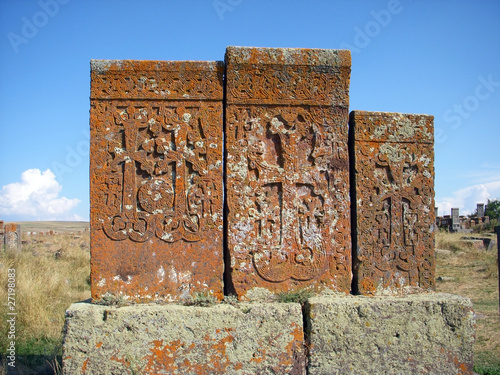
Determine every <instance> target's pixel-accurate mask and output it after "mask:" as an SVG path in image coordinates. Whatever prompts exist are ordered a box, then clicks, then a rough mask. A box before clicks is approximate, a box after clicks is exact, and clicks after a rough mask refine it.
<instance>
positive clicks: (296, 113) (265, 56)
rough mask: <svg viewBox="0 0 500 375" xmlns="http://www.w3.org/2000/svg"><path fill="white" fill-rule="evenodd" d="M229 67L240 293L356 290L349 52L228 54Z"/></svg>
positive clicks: (231, 187) (232, 241)
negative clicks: (353, 281)
mask: <svg viewBox="0 0 500 375" xmlns="http://www.w3.org/2000/svg"><path fill="white" fill-rule="evenodd" d="M226 67H227V72H228V73H227V102H226V106H227V115H226V118H227V124H226V126H227V147H226V149H227V193H228V239H227V241H228V247H229V253H230V257H231V282H232V286H234V290H235V292H236V294H237V295H238V297H240V298H243V299H245V298H250V297H249V296H250V294H251V293H250V292H251V291H252V290H254V289H255V288H265V289H267V290H269V291H271V292H282V291H289V290H297V289H300V288H304V287H312V288H314V289H318V290H319V289H324V288H329V289H332V290H339V291H343V292H348V291H349V289H350V283H351V282H350V279H351V276H350V275H351V257H350V252H351V239H350V218H349V167H348V151H347V127H346V126H347V117H348V105H349V76H350V69H351V57H350V53H349V51H345V50H313V49H283V48H250V47H229V48H228V49H227V51H226ZM250 299H251V298H250Z"/></svg>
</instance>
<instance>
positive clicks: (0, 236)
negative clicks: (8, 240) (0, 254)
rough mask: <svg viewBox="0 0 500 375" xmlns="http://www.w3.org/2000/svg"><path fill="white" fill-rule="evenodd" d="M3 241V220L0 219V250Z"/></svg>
mask: <svg viewBox="0 0 500 375" xmlns="http://www.w3.org/2000/svg"><path fill="white" fill-rule="evenodd" d="M4 243H5V237H4V228H3V220H0V250H3V246H4Z"/></svg>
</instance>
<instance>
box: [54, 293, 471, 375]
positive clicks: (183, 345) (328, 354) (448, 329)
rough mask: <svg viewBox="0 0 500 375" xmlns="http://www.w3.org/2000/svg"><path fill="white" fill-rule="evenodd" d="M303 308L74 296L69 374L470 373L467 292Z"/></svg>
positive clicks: (326, 301) (344, 300)
mask: <svg viewBox="0 0 500 375" xmlns="http://www.w3.org/2000/svg"><path fill="white" fill-rule="evenodd" d="M304 313H305V316H304V317H303V312H302V309H301V306H300V305H299V304H295V303H290V304H278V303H241V302H240V303H237V304H235V305H234V306H233V305H228V304H219V305H216V306H213V307H193V306H180V305H133V306H126V307H120V308H117V307H109V306H99V305H92V304H88V303H76V304H73V305H72V306H71V307H70V308H69V309H68V311H67V312H66V328H65V339H64V353H63V366H64V367H63V373H64V374H132V373H133V374H238V375H243V374H293V375H303V374H305V373H306V367H308V368H307V373H308V374H309V375H315V374H328V375H332V374H439V375H443V374H444V375H445V374H472V365H473V360H472V344H473V341H474V314H473V312H472V305H471V302H470V300H468V299H467V298H463V297H459V296H454V295H450V294H438V293H436V294H422V295H412V296H407V297H360V296H340V297H339V296H329V297H315V298H311V299H310V300H309V301H308V302H307V303H306V305H305V309H304ZM304 322H305V327H306V330H305V334H304V330H303V324H304ZM306 347H308V348H309V354H308V358H306V350H305V348H306Z"/></svg>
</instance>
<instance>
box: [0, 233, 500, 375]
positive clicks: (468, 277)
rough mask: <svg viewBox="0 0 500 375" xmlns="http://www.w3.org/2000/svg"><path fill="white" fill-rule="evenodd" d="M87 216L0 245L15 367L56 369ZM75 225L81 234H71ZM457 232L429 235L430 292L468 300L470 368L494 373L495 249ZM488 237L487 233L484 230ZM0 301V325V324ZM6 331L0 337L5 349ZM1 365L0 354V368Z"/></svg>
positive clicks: (84, 276) (79, 275)
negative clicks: (10, 296) (432, 251)
mask: <svg viewBox="0 0 500 375" xmlns="http://www.w3.org/2000/svg"><path fill="white" fill-rule="evenodd" d="M86 227H88V223H23V224H22V229H23V231H30V232H33V231H35V232H40V231H48V230H54V231H57V232H58V233H59V234H58V235H55V236H43V237H38V236H23V240H24V242H25V243H24V244H23V250H22V252H20V253H17V254H16V253H6V252H0V285H1V287H0V301H7V292H8V291H7V285H8V270H9V269H15V274H16V287H15V303H16V306H15V308H16V312H17V314H18V315H17V321H16V344H17V345H16V355H17V363H16V365H17V370H18V371H17V373H18V374H54V373H56V374H59V373H60V356H61V343H62V330H63V327H64V312H65V310H66V309H67V308H68V306H69V305H70V304H71V303H73V302H75V301H82V300H86V299H88V298H90V285H89V273H90V266H89V260H90V255H89V243H90V239H89V232H88V231H85V228H86ZM78 231H82V234H81V235H77V234H71V232H73V233H77V232H78ZM461 236H462V235H461V234H448V233H438V234H437V237H436V249H437V250H436V277H437V291H439V292H448V293H454V294H460V295H463V296H466V297H469V298H471V299H472V301H473V303H474V310H475V313H476V316H477V327H476V330H477V332H476V337H477V338H476V343H475V346H474V352H475V364H476V366H475V370H476V371H477V372H478V373H480V374H483V375H497V374H498V375H500V319H499V311H498V268H497V252H496V247H495V249H494V250H480V249H477V248H475V247H474V246H473V245H471V244H470V243H467V242H464V241H460V237H461ZM492 238H493V237H492ZM5 307H6V303H4V302H2V314H1V321H0V332H7V331H8V328H9V326H8V323H7V318H8V316H7V315H6V314H7V309H6V308H5ZM7 348H8V340H7V335H5V334H2V335H1V336H0V352H1V353H6V351H7ZM5 371H6V358H5V356H4V357H2V365H1V366H0V374H1V373H2V372H3V373H5Z"/></svg>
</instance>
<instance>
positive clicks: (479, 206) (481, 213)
mask: <svg viewBox="0 0 500 375" xmlns="http://www.w3.org/2000/svg"><path fill="white" fill-rule="evenodd" d="M476 216H477V217H484V203H478V204H477V213H476Z"/></svg>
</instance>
